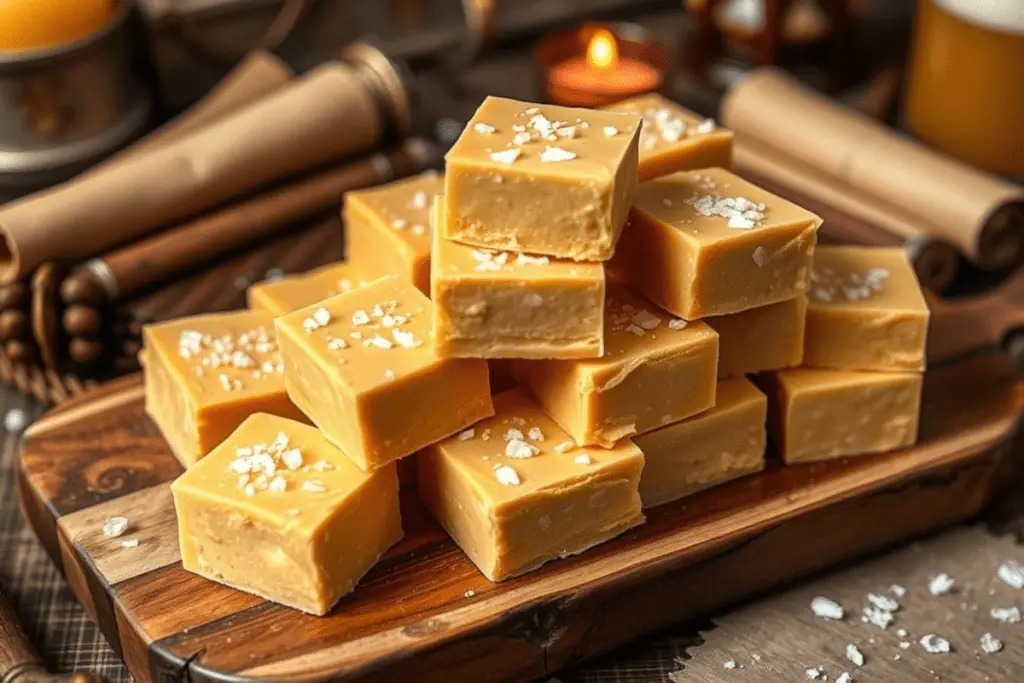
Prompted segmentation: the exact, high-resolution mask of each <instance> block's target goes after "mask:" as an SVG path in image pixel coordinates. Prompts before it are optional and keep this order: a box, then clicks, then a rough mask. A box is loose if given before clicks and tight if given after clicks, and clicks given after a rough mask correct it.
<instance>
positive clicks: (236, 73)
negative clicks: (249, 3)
mask: <svg viewBox="0 0 1024 683" xmlns="http://www.w3.org/2000/svg"><path fill="white" fill-rule="evenodd" d="M294 77H295V74H294V73H293V72H292V70H291V68H290V67H289V66H288V65H287V64H285V63H284V62H283V61H281V60H280V59H279V58H277V57H276V56H275V55H273V54H271V53H269V52H267V51H265V50H253V51H252V52H250V53H249V54H248V55H247V56H246V57H245V58H244V59H243V60H242V61H240V62H239V63H238V65H237V66H236V67H235V68H234V69H232V70H231V73H229V74H228V75H227V76H225V77H224V78H223V79H221V81H220V82H219V83H217V85H215V86H214V87H213V89H212V90H210V92H208V93H206V95H204V96H203V98H202V99H201V100H199V101H198V102H196V103H195V104H194V105H192V106H191V107H189V108H188V110H187V111H185V112H184V113H182V114H179V115H178V116H177V117H175V118H174V119H172V120H170V121H168V122H167V123H165V124H164V125H162V126H160V128H158V129H156V130H155V131H153V132H152V133H150V134H149V135H147V136H146V137H144V138H142V139H141V140H139V141H138V142H136V143H135V144H133V145H131V146H130V147H128V148H126V149H124V150H123V151H121V152H120V153H118V154H116V155H114V156H113V157H111V158H110V160H109V161H106V162H104V163H103V164H101V165H100V166H98V167H96V168H97V169H98V168H103V167H105V166H107V165H108V164H115V163H121V162H122V161H124V160H126V159H131V158H132V157H134V156H136V155H137V154H139V153H142V152H147V151H150V150H152V149H154V148H155V147H156V146H158V145H162V144H166V143H168V142H171V141H173V140H177V139H178V138H180V137H182V136H184V135H187V134H189V133H192V132H194V131H197V130H199V129H201V128H203V127H204V126H208V125H210V124H211V123H213V122H214V121H216V120H217V119H219V118H221V117H222V116H224V115H226V114H230V113H231V112H233V111H236V110H237V109H239V108H240V107H242V106H244V105H247V104H251V103H253V102H255V101H257V100H259V99H261V98H263V97H264V96H266V95H269V94H270V93H272V92H274V91H275V90H277V89H278V88H280V87H282V86H284V85H285V84H286V83H288V82H289V81H291V80H292V79H293V78H294Z"/></svg>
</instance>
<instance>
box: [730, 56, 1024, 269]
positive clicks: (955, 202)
mask: <svg viewBox="0 0 1024 683" xmlns="http://www.w3.org/2000/svg"><path fill="white" fill-rule="evenodd" d="M721 118H722V122H723V124H724V125H726V126H728V127H729V128H731V129H733V131H735V134H736V139H737V141H738V142H739V143H740V144H743V143H745V142H746V141H751V142H755V143H757V144H758V145H759V146H761V147H763V148H764V150H765V151H766V152H770V153H771V154H775V155H779V156H780V157H781V158H783V159H785V160H786V161H787V162H791V163H793V164H797V165H801V166H803V167H804V170H805V172H806V173H808V174H809V175H811V176H824V177H826V178H827V179H828V180H829V181H833V182H835V183H838V184H840V185H848V186H849V188H850V189H851V190H855V191H856V192H858V193H859V194H860V195H861V196H863V197H864V198H865V199H866V200H867V201H869V202H873V203H874V204H875V206H876V208H877V210H879V211H882V212H886V213H888V212H892V213H897V214H902V215H903V216H905V217H906V218H908V219H911V220H913V222H914V225H915V227H916V228H917V229H918V230H919V231H920V232H922V233H926V234H929V235H932V236H934V237H937V238H939V239H941V240H944V241H945V242H948V243H949V244H951V245H954V246H955V247H956V248H957V249H958V250H960V251H961V252H962V253H963V255H964V256H965V257H966V258H967V259H969V260H970V261H972V262H973V263H975V264H976V265H977V266H979V267H981V268H986V269H995V268H1002V267H1005V266H1008V265H1010V264H1012V263H1016V262H1017V261H1018V260H1019V259H1020V258H1021V255H1022V254H1024V188H1021V187H1020V186H1018V185H1015V184H1013V183H1010V182H1008V181H1005V180H1002V179H1000V178H997V177H994V176H991V175H988V174H986V173H983V172H981V171H978V170H976V169H973V168H971V167H969V166H966V165H964V164H962V163H960V162H958V161H955V160H953V159H951V158H949V157H946V156H943V155H942V154H939V153H937V152H933V151H931V150H929V149H928V148H926V147H924V146H923V145H921V144H919V143H917V142H915V141H913V140H911V139H910V138H907V137H905V136H902V135H900V134H898V133H896V132H894V131H892V130H890V129H888V128H885V127H884V126H882V125H880V124H878V123H876V122H874V121H872V120H870V119H869V118H867V117H865V116H863V115H861V114H858V113H857V112H855V111H853V110H851V109H848V108H845V107H843V106H841V105H839V104H836V103H834V102H832V101H831V100H829V99H828V98H826V97H825V96H823V95H819V94H817V93H815V92H814V91H812V90H810V89H809V88H807V87H805V86H803V85H801V84H800V83H799V82H797V81H796V80H795V79H793V78H792V77H790V76H787V75H786V74H784V73H783V72H782V71H780V70H778V69H775V68H771V67H766V68H763V69H758V70H756V71H754V72H753V73H752V74H751V75H750V76H748V77H746V78H745V79H743V80H742V81H741V82H740V83H739V84H737V85H736V86H735V87H733V89H732V90H731V91H730V92H729V93H728V94H727V95H726V97H725V100H724V101H723V103H722V116H721Z"/></svg>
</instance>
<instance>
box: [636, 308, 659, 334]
mask: <svg viewBox="0 0 1024 683" xmlns="http://www.w3.org/2000/svg"><path fill="white" fill-rule="evenodd" d="M633 324H634V325H637V326H638V327H642V328H643V329H645V330H648V331H649V330H654V329H656V328H657V327H658V325H660V324H661V318H659V317H658V316H656V315H654V314H653V313H651V312H650V311H647V310H641V311H637V312H636V313H635V314H634V315H633Z"/></svg>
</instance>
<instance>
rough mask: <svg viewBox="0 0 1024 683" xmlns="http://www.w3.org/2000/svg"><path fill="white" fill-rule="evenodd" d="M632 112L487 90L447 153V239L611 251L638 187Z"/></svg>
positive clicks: (572, 253) (512, 247)
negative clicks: (505, 95) (534, 100)
mask: <svg viewBox="0 0 1024 683" xmlns="http://www.w3.org/2000/svg"><path fill="white" fill-rule="evenodd" d="M639 129H640V117H639V116H636V115H635V114H619V113H614V112H603V111H594V110H591V109H572V108H569V107H556V106H553V105H547V104H530V103H527V102H518V101H516V100H508V99H504V98H501V97H488V98H487V99H486V100H484V103H483V104H482V105H481V106H480V108H479V109H478V110H477V111H476V114H474V115H473V118H472V120H470V122H469V124H468V125H467V126H466V129H465V130H464V131H463V133H462V135H461V136H460V137H459V140H458V141H457V142H456V143H455V146H454V147H452V148H451V150H450V151H449V152H448V154H447V156H446V157H445V160H446V166H447V168H446V172H445V186H444V195H445V213H446V216H445V222H444V230H443V232H444V236H445V238H447V239H451V240H455V241H458V242H463V243H465V244H470V245H473V246H478V247H489V248H492V249H503V250H508V251H524V252H528V253H534V254H547V255H549V256H558V257H563V258H570V259H574V260H578V261H579V260H586V261H604V260H607V259H609V258H611V255H612V253H613V252H614V250H615V243H616V242H617V241H618V238H619V234H620V233H621V232H622V227H623V225H624V224H625V222H626V216H627V214H628V212H629V205H630V204H632V202H633V197H634V196H635V194H636V185H637V170H636V167H637V140H638V138H639V134H640V130H639Z"/></svg>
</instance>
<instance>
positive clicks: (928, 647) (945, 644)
mask: <svg viewBox="0 0 1024 683" xmlns="http://www.w3.org/2000/svg"><path fill="white" fill-rule="evenodd" d="M920 642H921V647H923V648H924V651H925V652H927V653H928V654H932V655H937V654H944V653H946V652H949V641H948V640H946V639H945V638H942V637H940V636H937V635H935V634H934V633H929V634H928V635H926V636H924V637H922V638H921V641H920Z"/></svg>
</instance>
